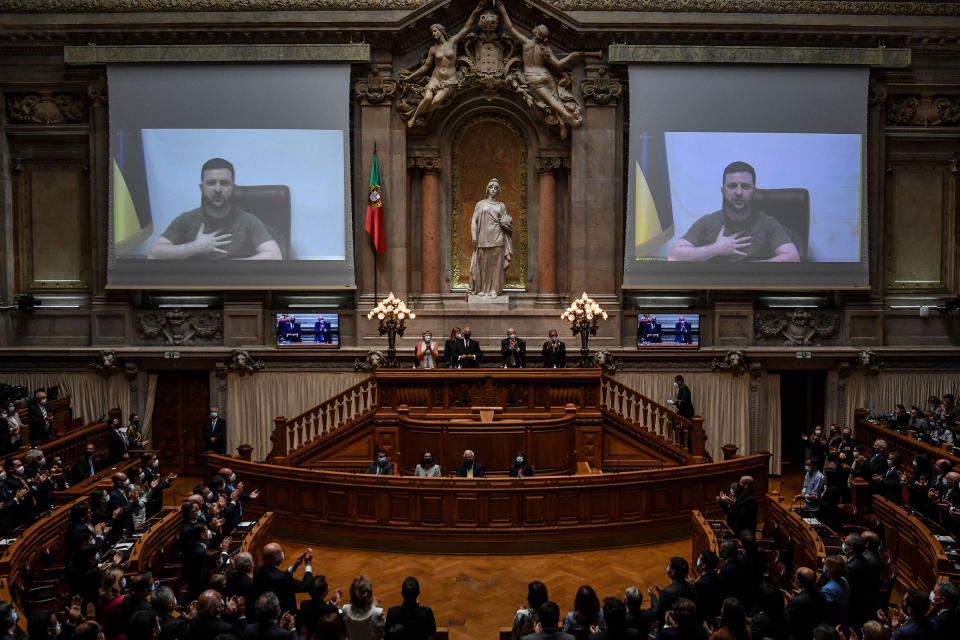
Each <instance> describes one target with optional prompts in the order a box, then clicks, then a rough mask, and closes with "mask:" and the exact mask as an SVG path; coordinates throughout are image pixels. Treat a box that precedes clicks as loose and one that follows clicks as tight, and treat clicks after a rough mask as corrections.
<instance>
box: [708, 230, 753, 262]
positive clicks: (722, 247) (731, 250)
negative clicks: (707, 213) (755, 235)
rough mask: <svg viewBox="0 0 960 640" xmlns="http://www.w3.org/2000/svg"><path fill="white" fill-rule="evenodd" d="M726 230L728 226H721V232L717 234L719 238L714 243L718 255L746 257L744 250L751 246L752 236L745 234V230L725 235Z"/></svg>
mask: <svg viewBox="0 0 960 640" xmlns="http://www.w3.org/2000/svg"><path fill="white" fill-rule="evenodd" d="M724 231H726V227H720V233H718V234H717V239H716V240H715V241H714V243H713V247H714V249H716V252H717V253H716V255H718V256H737V257H740V258H746V257H747V254H746V253H745V252H744V251H743V250H744V249H746V248H747V247H749V246H750V236H745V235H743V231H738V232H737V233H731V234H730V235H728V236H725V235H723V233H724Z"/></svg>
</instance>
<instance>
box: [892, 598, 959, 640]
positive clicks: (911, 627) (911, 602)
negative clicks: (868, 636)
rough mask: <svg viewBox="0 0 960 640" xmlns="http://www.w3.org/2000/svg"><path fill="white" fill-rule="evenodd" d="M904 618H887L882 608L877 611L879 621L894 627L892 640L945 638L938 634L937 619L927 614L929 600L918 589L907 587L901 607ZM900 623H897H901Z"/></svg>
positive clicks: (941, 639)
mask: <svg viewBox="0 0 960 640" xmlns="http://www.w3.org/2000/svg"><path fill="white" fill-rule="evenodd" d="M901 610H902V611H903V613H904V615H906V620H904V621H901V620H898V619H893V620H888V619H887V616H886V615H885V614H884V613H883V611H882V610H880V611H877V614H878V617H879V618H880V622H882V623H883V624H886V625H889V626H890V627H891V628H893V629H894V632H893V640H947V638H946V637H945V636H943V635H941V634H940V626H939V625H938V624H937V621H936V620H934V619H933V618H930V617H928V616H927V612H928V611H929V610H930V600H929V598H928V597H927V594H926V593H924V592H923V591H920V589H908V590H907V593H906V594H905V595H904V596H903V606H902V607H901ZM901 622H902V624H898V623H901Z"/></svg>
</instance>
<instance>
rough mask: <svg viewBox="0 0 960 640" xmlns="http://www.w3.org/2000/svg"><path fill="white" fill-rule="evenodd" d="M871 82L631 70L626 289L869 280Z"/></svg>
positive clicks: (792, 71) (751, 71)
mask: <svg viewBox="0 0 960 640" xmlns="http://www.w3.org/2000/svg"><path fill="white" fill-rule="evenodd" d="M867 79H868V72H867V70H866V69H859V68H858V69H854V68H811V67H776V68H773V67H753V66H712V65H706V66H701V65H696V66H694V65H690V66H683V65H671V66H659V65H658V66H647V65H633V66H631V67H630V130H629V136H630V142H629V158H628V161H629V166H630V174H629V184H628V197H627V211H626V237H625V259H624V278H623V283H624V286H625V287H634V288H711V287H714V288H748V289H749V288H778V289H780V288H807V289H818V288H859V287H866V286H869V274H868V260H867V250H866V248H867V244H866V243H867V229H866V220H867V216H866V200H865V195H864V188H865V165H866V126H867V108H866V105H867Z"/></svg>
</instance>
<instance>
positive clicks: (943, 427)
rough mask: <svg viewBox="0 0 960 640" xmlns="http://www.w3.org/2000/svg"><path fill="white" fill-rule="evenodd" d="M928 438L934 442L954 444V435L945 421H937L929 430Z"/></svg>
mask: <svg viewBox="0 0 960 640" xmlns="http://www.w3.org/2000/svg"><path fill="white" fill-rule="evenodd" d="M930 439H931V440H933V441H934V444H937V445H941V444H949V445H954V444H956V435H955V434H954V432H953V429H951V428H950V427H949V426H947V423H946V422H937V423H936V424H935V425H934V427H933V429H932V430H931V431H930Z"/></svg>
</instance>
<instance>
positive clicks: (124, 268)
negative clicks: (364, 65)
mask: <svg viewBox="0 0 960 640" xmlns="http://www.w3.org/2000/svg"><path fill="white" fill-rule="evenodd" d="M107 73H108V81H109V93H110V159H111V162H110V164H111V172H110V199H109V201H110V216H109V218H110V228H109V238H108V245H109V252H108V256H109V258H108V269H107V282H108V286H110V287H116V288H133V287H135V288H152V289H164V288H177V289H189V288H204V289H209V288H228V289H229V288H233V289H247V288H274V289H282V288H293V287H297V288H302V287H310V288H314V289H322V288H335V289H336V288H350V287H353V286H354V275H353V241H352V224H351V206H350V189H349V181H350V162H349V141H350V136H349V124H350V123H349V104H348V101H349V95H350V92H349V80H350V68H349V65H346V64H322V65H216V66H213V65H190V66H179V65H161V66H135V65H111V66H109V67H108V70H107Z"/></svg>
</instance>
